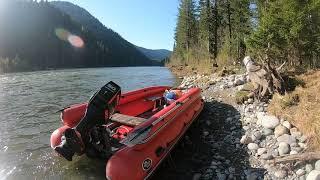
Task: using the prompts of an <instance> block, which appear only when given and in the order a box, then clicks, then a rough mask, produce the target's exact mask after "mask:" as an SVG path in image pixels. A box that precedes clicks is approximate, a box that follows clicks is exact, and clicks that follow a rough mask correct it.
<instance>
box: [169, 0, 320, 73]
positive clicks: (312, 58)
mask: <svg viewBox="0 0 320 180" xmlns="http://www.w3.org/2000/svg"><path fill="white" fill-rule="evenodd" d="M319 53H320V0H310V1H297V0H199V1H195V0H180V6H179V14H178V20H177V26H176V32H175V46H174V52H173V56H172V58H171V59H170V63H169V64H171V65H177V64H178V65H179V64H180V65H191V66H199V65H202V66H204V67H206V66H207V67H212V66H216V65H218V66H219V67H224V66H229V65H236V64H240V63H241V61H242V59H243V57H244V56H245V55H251V56H253V57H254V58H255V59H257V60H262V59H265V57H266V56H267V57H268V58H269V59H270V61H271V62H272V63H274V64H280V63H282V62H284V61H286V62H289V63H288V64H289V65H290V66H292V67H295V66H300V67H302V66H303V67H306V68H313V67H318V66H319V65H320V62H319V61H320V57H319V56H320V55H319ZM208 65H209V66H208Z"/></svg>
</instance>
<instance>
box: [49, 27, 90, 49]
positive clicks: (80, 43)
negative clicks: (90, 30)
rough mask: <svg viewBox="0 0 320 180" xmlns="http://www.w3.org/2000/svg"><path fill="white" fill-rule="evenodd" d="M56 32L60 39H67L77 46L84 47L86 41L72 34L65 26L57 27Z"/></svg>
mask: <svg viewBox="0 0 320 180" xmlns="http://www.w3.org/2000/svg"><path fill="white" fill-rule="evenodd" d="M55 34H56V36H57V37H58V38H59V39H60V40H62V41H67V42H69V43H70V44H71V45H72V46H74V47H76V48H82V47H83V46H84V41H83V40H82V38H81V37H79V36H77V35H74V34H71V33H70V32H69V31H68V30H65V29H63V28H56V29H55Z"/></svg>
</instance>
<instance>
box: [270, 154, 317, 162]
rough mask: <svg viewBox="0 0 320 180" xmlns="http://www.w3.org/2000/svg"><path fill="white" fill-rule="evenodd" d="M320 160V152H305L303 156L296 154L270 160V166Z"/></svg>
mask: <svg viewBox="0 0 320 180" xmlns="http://www.w3.org/2000/svg"><path fill="white" fill-rule="evenodd" d="M318 159H320V152H305V153H302V154H294V155H287V156H281V157H276V158H274V159H272V160H268V163H270V164H279V163H292V162H296V161H310V160H318Z"/></svg>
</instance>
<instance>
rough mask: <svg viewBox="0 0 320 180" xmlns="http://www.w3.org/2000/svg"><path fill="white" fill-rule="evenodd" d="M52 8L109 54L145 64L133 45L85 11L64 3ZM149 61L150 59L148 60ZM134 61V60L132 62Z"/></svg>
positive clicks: (153, 62) (155, 63)
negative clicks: (80, 28)
mask: <svg viewBox="0 0 320 180" xmlns="http://www.w3.org/2000/svg"><path fill="white" fill-rule="evenodd" d="M50 3H51V4H52V5H53V6H55V7H57V8H58V9H60V10H61V11H63V12H65V13H66V14H68V15H69V16H70V17H71V18H72V20H74V21H76V22H78V23H79V24H81V25H82V27H83V28H85V29H88V30H89V31H90V32H91V33H92V34H93V35H94V36H96V37H97V38H98V39H99V40H100V42H101V43H102V44H103V45H104V46H106V47H107V48H108V49H109V51H110V52H113V51H117V52H120V54H118V55H119V56H120V57H118V58H119V60H121V59H128V58H129V59H130V58H134V57H136V58H138V59H137V61H138V60H139V61H141V62H145V61H146V60H148V59H149V58H148V57H147V56H146V55H145V54H144V53H142V52H141V51H139V50H137V49H136V48H135V46H134V45H133V44H131V43H130V42H128V41H126V40H125V39H123V38H122V37H121V36H120V35H119V34H118V33H116V32H114V31H113V30H111V29H109V28H107V27H105V26H104V25H103V24H102V23H101V22H100V21H99V20H98V19H97V18H95V17H94V16H92V15H91V14H90V13H89V12H88V11H87V10H85V9H83V8H81V7H79V6H77V5H75V4H72V3H70V2H65V1H52V2H50ZM150 59H151V58H150ZM133 61H134V60H133ZM149 63H150V64H154V65H159V63H158V62H155V61H149Z"/></svg>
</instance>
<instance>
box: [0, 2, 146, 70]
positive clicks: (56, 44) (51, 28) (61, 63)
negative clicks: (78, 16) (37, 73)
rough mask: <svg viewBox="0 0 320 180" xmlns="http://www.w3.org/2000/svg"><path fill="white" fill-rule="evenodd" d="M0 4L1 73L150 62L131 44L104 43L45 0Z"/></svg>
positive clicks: (133, 64)
mask: <svg viewBox="0 0 320 180" xmlns="http://www.w3.org/2000/svg"><path fill="white" fill-rule="evenodd" d="M0 6H1V11H0V72H14V71H30V70H43V69H56V68H76V67H105V66H139V65H151V64H152V63H151V62H150V60H149V59H148V58H147V57H145V56H144V55H142V54H141V53H140V52H139V51H137V50H136V49H135V48H134V47H133V48H132V49H133V50H132V49H131V50H130V48H126V47H127V45H126V44H120V45H118V44H117V45H114V46H113V43H119V42H110V44H108V45H106V44H104V43H103V41H101V39H100V37H97V36H95V34H94V33H92V32H90V30H89V29H87V28H85V27H84V26H81V25H80V24H79V23H77V22H75V21H73V20H72V19H71V18H70V16H69V15H67V14H66V13H63V12H61V11H60V10H59V9H57V8H55V7H54V6H52V5H51V4H50V3H48V2H45V1H40V2H35V1H18V0H10V1H9V0H5V1H0ZM120 43H121V42H120ZM111 47H115V48H111ZM122 47H124V48H122Z"/></svg>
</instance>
